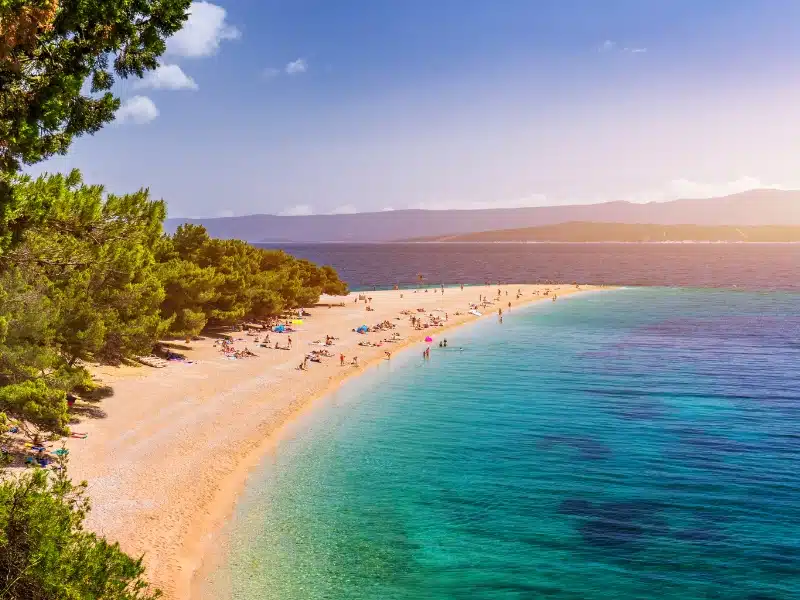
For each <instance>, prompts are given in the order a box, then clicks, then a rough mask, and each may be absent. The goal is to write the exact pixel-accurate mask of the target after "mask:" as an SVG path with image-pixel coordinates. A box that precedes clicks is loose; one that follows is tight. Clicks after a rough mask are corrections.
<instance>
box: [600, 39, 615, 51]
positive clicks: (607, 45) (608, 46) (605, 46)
mask: <svg viewBox="0 0 800 600" xmlns="http://www.w3.org/2000/svg"><path fill="white" fill-rule="evenodd" d="M615 47H616V43H614V42H612V41H611V40H606V41H605V42H603V43H602V44H600V46H598V48H597V51H598V52H610V51H611V50H613V49H614V48H615Z"/></svg>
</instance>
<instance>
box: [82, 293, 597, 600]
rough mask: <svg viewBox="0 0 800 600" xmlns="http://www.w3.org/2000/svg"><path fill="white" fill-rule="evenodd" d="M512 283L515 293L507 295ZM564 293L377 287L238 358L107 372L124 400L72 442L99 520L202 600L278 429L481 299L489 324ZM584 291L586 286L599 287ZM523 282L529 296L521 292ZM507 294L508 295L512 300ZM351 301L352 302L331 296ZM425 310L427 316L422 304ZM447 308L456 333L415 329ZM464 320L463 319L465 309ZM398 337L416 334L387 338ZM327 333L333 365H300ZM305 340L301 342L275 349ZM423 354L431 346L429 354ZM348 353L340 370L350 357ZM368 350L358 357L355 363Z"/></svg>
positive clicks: (151, 566) (158, 580)
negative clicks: (378, 327)
mask: <svg viewBox="0 0 800 600" xmlns="http://www.w3.org/2000/svg"><path fill="white" fill-rule="evenodd" d="M498 289H501V296H500V297H498V296H497V291H498ZM546 289H547V290H550V294H551V296H552V294H556V295H557V296H559V297H562V296H566V295H568V294H573V293H576V292H577V291H579V290H578V289H576V287H575V286H574V285H503V286H501V288H498V286H491V287H485V286H475V287H466V288H464V289H463V290H461V289H459V288H446V289H445V292H444V294H442V293H441V290H435V289H434V288H430V290H429V291H428V292H424V291H423V290H419V291H418V292H414V291H413V290H401V291H376V292H367V293H365V295H366V296H368V297H371V298H372V300H371V302H369V306H371V307H372V308H373V310H371V311H367V310H366V306H367V304H366V303H365V302H363V301H361V302H355V300H356V298H357V297H358V294H357V293H353V294H351V295H350V296H348V297H344V298H341V297H337V298H322V299H321V302H320V305H319V306H316V307H313V308H310V309H309V312H310V313H311V315H310V316H307V317H305V318H304V320H303V324H302V325H298V326H297V327H298V328H299V331H296V332H293V333H289V334H286V333H283V334H278V333H271V334H270V344H271V346H272V347H271V348H263V347H259V345H258V344H257V343H256V342H255V341H254V338H253V337H248V336H247V335H245V334H244V333H234V334H232V336H233V337H234V338H236V339H237V341H236V342H235V344H234V345H235V347H236V348H237V349H239V350H242V349H244V348H245V347H247V348H249V349H250V350H252V351H253V352H255V354H257V356H255V357H250V358H243V359H237V360H230V359H228V358H226V357H225V356H223V354H222V353H221V352H220V350H219V348H218V347H216V346H215V345H214V341H215V340H214V339H212V338H204V339H202V340H200V341H194V342H192V343H191V344H189V346H188V347H184V346H183V345H182V344H181V345H178V346H177V349H176V351H178V352H180V353H182V354H184V355H186V357H187V358H188V359H189V360H191V361H193V362H192V363H191V364H189V363H182V362H174V363H173V362H171V363H170V364H169V366H167V367H166V368H152V367H146V366H142V367H140V368H134V367H120V368H114V367H102V368H98V369H95V374H96V375H97V377H98V379H99V380H100V381H101V382H102V383H103V384H105V385H108V386H111V387H112V388H113V391H114V394H113V396H111V397H109V398H106V399H105V400H103V401H102V402H101V403H99V404H96V405H92V408H93V411H94V413H95V414H94V418H87V417H86V416H84V417H82V422H81V423H79V424H76V425H74V426H73V430H75V431H80V432H86V433H87V434H88V437H87V438H86V439H71V440H69V442H68V448H69V450H70V469H71V475H72V477H73V478H74V479H76V480H82V479H85V480H87V481H88V483H89V495H90V497H91V500H92V507H93V508H92V512H91V514H90V516H89V520H88V523H87V525H88V526H89V527H90V528H92V529H93V530H95V531H97V532H98V533H100V534H102V535H105V536H107V537H108V538H109V539H110V540H118V541H119V542H120V544H121V546H122V547H123V549H125V550H126V551H128V552H130V553H133V554H136V555H141V554H144V555H145V562H146V564H147V567H148V575H149V578H150V580H151V581H152V582H153V583H154V584H155V585H157V586H158V587H160V588H161V589H162V590H163V591H164V593H165V597H167V598H170V599H185V598H189V597H190V596H191V590H192V579H193V577H194V575H195V573H196V572H197V571H198V570H199V569H200V567H201V566H202V564H203V560H204V556H205V555H206V554H207V553H209V552H210V551H211V550H212V546H213V541H214V534H215V532H218V531H219V530H220V529H221V528H222V526H223V525H224V524H225V521H226V519H227V518H228V517H229V515H230V514H231V513H232V511H233V509H234V507H235V504H236V498H237V495H238V494H239V493H240V491H241V490H242V488H243V486H244V485H245V482H246V479H247V476H248V473H249V472H250V470H251V469H253V468H254V467H255V466H257V465H258V463H259V461H260V460H261V459H262V458H263V456H264V455H265V454H266V453H267V452H268V451H269V449H270V447H271V445H272V444H273V439H274V436H275V434H276V433H277V432H278V431H279V429H280V427H281V426H282V425H285V424H286V423H288V422H289V421H290V420H291V419H292V417H293V416H294V415H297V414H298V413H299V411H302V410H304V409H307V408H308V407H309V406H310V405H311V403H312V401H313V400H314V399H316V398H319V397H321V396H323V395H324V394H325V393H326V392H328V391H329V390H331V389H332V388H333V387H334V386H337V385H339V384H340V383H341V382H342V381H343V380H344V379H346V378H348V377H350V376H353V375H356V374H358V373H361V372H363V371H364V370H366V369H369V368H370V366H371V365H374V364H376V363H377V362H379V361H383V360H387V358H386V355H385V352H386V351H387V350H389V351H391V352H396V351H397V350H399V349H401V348H403V347H405V346H408V345H409V344H414V343H419V342H421V341H423V340H424V338H425V337H426V336H427V335H432V336H434V339H435V342H434V344H435V343H436V342H437V341H438V340H439V339H440V338H439V337H438V336H439V335H440V333H441V332H442V331H443V330H445V329H449V328H452V327H455V326H458V325H461V324H463V323H466V322H469V321H472V320H475V319H477V318H478V317H477V316H475V315H472V314H469V313H468V311H469V309H470V304H472V303H477V302H478V299H479V295H484V296H489V297H490V298H493V299H495V303H494V304H493V305H492V306H490V307H487V308H485V309H481V310H482V311H483V316H484V318H492V319H498V316H497V312H498V308H503V313H504V318H505V319H513V318H514V311H513V308H512V310H510V311H509V310H508V303H509V302H510V303H511V305H512V307H517V306H520V305H523V304H528V303H531V302H535V301H547V302H549V301H551V296H544V295H543V294H544V291H545V290H546ZM593 289H596V288H593V287H591V286H581V287H580V290H587V291H588V290H593ZM517 290H521V296H520V297H519V298H517V297H516V296H517ZM506 292H507V293H508V295H506ZM341 302H343V303H344V306H330V307H328V306H326V304H329V303H330V304H338V303H341ZM419 308H424V309H425V312H424V313H422V312H417V309H419ZM434 310H439V311H442V312H437V313H435V314H437V315H441V316H442V317H443V316H444V314H445V313H447V316H448V319H447V322H446V323H445V325H444V327H433V328H429V329H424V330H421V331H419V330H415V329H413V328H412V327H411V324H410V317H409V315H408V314H402V312H403V311H411V312H412V314H413V315H414V316H418V317H422V318H423V320H424V322H426V323H427V322H428V316H429V315H430V314H431V313H432V311H434ZM457 312H460V313H461V314H459V315H457V314H456V313H457ZM387 320H388V321H389V322H391V323H392V324H394V325H395V326H396V327H395V328H394V329H391V330H388V331H377V332H370V333H367V334H363V335H362V334H358V333H356V332H354V331H353V330H354V329H355V328H357V327H359V326H361V325H363V324H366V325H368V326H373V325H375V324H377V323H380V322H383V321H387ZM393 334H397V335H399V336H400V337H401V338H402V339H401V340H399V341H396V342H393V343H383V344H382V345H381V346H360V345H359V343H360V342H366V341H369V342H373V343H380V342H382V340H385V339H387V338H390V337H391V336H392V335H393ZM326 335H330V336H333V337H335V338H337V340H336V341H335V344H334V345H333V346H329V347H327V349H328V350H329V351H330V352H331V353H332V354H333V355H334V356H333V357H331V358H323V359H322V362H321V363H315V362H309V363H308V368H307V370H300V369H298V366H299V365H300V363H302V362H303V358H304V356H305V355H306V354H308V353H309V352H310V351H311V350H315V349H316V350H319V349H322V348H323V346H318V345H314V344H313V342H315V341H321V342H323V343H324V342H325V339H326ZM289 336H291V338H292V347H291V350H275V349H274V344H275V342H276V341H278V342H279V343H280V344H281V345H282V346H286V345H287V343H288V337H289ZM420 351H421V349H420ZM340 354H344V355H345V365H344V366H342V365H340V358H339V355H340ZM356 356H357V357H358V365H353V364H351V363H352V359H353V358H354V357H356Z"/></svg>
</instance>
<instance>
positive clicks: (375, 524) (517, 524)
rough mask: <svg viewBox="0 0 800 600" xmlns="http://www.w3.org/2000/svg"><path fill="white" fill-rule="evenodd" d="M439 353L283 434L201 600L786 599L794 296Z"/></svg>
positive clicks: (379, 373)
mask: <svg viewBox="0 0 800 600" xmlns="http://www.w3.org/2000/svg"><path fill="white" fill-rule="evenodd" d="M446 337H447V338H448V341H449V347H448V348H447V349H439V348H438V347H437V346H434V348H433V350H432V351H431V358H430V360H429V361H423V359H422V356H421V348H415V349H413V350H409V351H407V352H405V353H398V354H396V355H395V356H393V358H392V360H391V362H386V363H384V364H383V365H381V366H380V367H379V368H377V369H375V370H373V371H372V372H370V373H368V374H366V375H365V376H363V377H361V378H359V379H357V380H354V381H351V382H349V383H348V384H346V385H345V386H344V387H343V388H341V390H340V391H339V392H337V393H336V394H334V395H332V396H330V397H329V398H327V399H325V400H324V401H322V402H321V403H320V405H319V408H317V409H315V410H313V411H311V412H310V413H309V414H308V416H307V417H304V418H303V419H301V420H300V421H298V422H297V423H296V424H295V425H293V427H292V429H291V431H290V432H289V435H287V437H286V439H285V440H284V441H283V442H282V443H281V444H280V445H279V447H278V448H277V450H276V451H275V453H274V454H273V455H271V456H269V457H268V458H267V459H265V461H264V463H263V465H262V466H261V468H260V469H259V471H258V472H257V473H256V474H254V475H253V476H252V477H251V479H250V481H249V483H248V488H247V491H246V493H245V494H244V495H243V497H242V499H241V501H240V503H239V506H238V508H237V512H236V516H235V519H234V520H233V521H232V523H231V526H230V529H229V531H228V532H227V536H228V538H229V541H230V553H229V554H228V556H226V557H225V559H224V561H223V562H222V564H221V565H220V566H219V568H218V569H217V571H215V572H214V573H213V574H212V576H211V582H210V583H209V586H208V590H207V596H208V597H209V598H212V597H213V598H220V599H223V598H233V599H236V600H265V599H270V600H271V599H275V600H314V599H329V600H395V599H397V600H399V599H426V600H427V599H430V600H445V599H465V600H466V599H487V600H489V599H491V600H501V599H502V600H512V599H513V600H523V599H524V600H530V599H538V598H552V599H575V600H592V599H613V598H619V599H634V598H648V599H649V598H665V599H680V600H692V599H701V598H702V599H712V598H713V599H737V600H738V599H741V600H745V599H749V600H755V599H761V600H764V599H786V600H788V599H797V598H800V372H799V371H798V369H799V368H800V295H798V294H794V293H780V292H771V293H753V292H735V291H719V290H688V289H623V290H617V291H611V292H600V293H592V294H586V295H583V296H576V297H571V298H564V299H561V300H559V301H558V302H556V303H552V302H543V303H541V304H538V305H534V306H531V307H528V308H526V309H517V310H516V311H511V312H510V313H509V314H508V315H507V317H506V318H505V319H504V322H503V323H502V324H499V323H498V322H497V321H496V320H494V319H487V320H483V321H481V322H478V323H475V324H472V325H469V326H466V327H464V328H462V329H460V330H456V331H453V332H450V333H448V334H447V335H446ZM459 348H463V350H460V349H459Z"/></svg>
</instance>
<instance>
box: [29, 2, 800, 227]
mask: <svg viewBox="0 0 800 600" xmlns="http://www.w3.org/2000/svg"><path fill="white" fill-rule="evenodd" d="M798 17H800V2H797V1H795V0H769V1H765V0H360V1H356V0H335V1H334V0H313V1H312V0H214V2H213V3H209V2H196V3H194V4H193V8H192V14H191V17H190V20H189V23H188V25H187V27H186V28H185V29H184V30H183V31H182V32H180V33H179V34H178V35H177V36H176V38H175V39H173V40H170V42H169V44H168V47H169V51H168V53H167V55H165V56H164V57H163V60H162V64H163V67H162V68H161V69H160V70H159V71H158V72H157V73H155V74H151V75H149V76H148V77H147V78H146V79H145V80H144V81H126V82H122V83H120V84H119V85H118V86H117V88H116V89H117V91H118V92H119V94H120V95H121V97H122V98H123V101H124V105H123V108H122V109H121V110H120V113H119V114H118V119H117V121H116V122H115V123H114V124H112V125H109V126H107V127H106V128H105V129H103V130H102V131H101V132H99V133H97V134H95V135H94V136H88V137H85V138H81V139H80V140H78V141H77V142H76V143H75V144H74V146H73V148H72V149H71V150H70V153H69V154H68V155H67V156H64V157H57V158H55V159H53V160H50V161H48V162H46V163H43V164H42V165H37V166H36V167H34V168H32V169H31V172H32V173H40V172H42V171H51V172H52V171H63V170H68V169H71V168H80V169H81V170H82V171H83V172H84V176H85V178H86V179H87V180H88V181H89V182H92V183H103V184H105V185H106V186H107V188H108V189H109V190H110V191H113V192H118V193H121V192H126V191H134V190H136V189H139V188H140V187H149V188H150V189H151V192H152V193H153V195H154V196H156V197H160V198H164V199H165V200H166V201H167V202H168V205H169V211H170V215H171V216H182V217H186V216H226V215H243V214H251V213H282V214H310V213H330V212H354V211H379V210H389V209H395V210H396V209H402V208H409V207H413V208H484V207H494V206H496V207H501V206H525V205H531V206H533V205H543V204H565V203H585V202H596V201H602V200H618V199H628V200H633V201H649V200H666V199H671V198H676V197H707V196H712V195H719V194H725V193H732V192H736V191H741V190H744V189H749V188H753V187H787V188H796V187H800V171H799V170H798V168H797V165H798V157H800V108H798V107H800V84H798V83H797V65H798V64H799V60H800V38H799V37H798V36H797V24H798Z"/></svg>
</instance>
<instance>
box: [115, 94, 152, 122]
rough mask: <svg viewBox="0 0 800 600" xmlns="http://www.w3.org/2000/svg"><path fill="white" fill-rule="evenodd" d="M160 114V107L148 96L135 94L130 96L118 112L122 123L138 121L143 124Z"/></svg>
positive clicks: (117, 114) (118, 119)
mask: <svg viewBox="0 0 800 600" xmlns="http://www.w3.org/2000/svg"><path fill="white" fill-rule="evenodd" d="M157 116H158V109H157V108H156V105H155V104H154V103H153V101H152V100H150V98H148V97H147V96H133V97H131V98H128V99H127V100H126V101H125V102H124V103H123V104H122V106H120V107H119V109H118V110H117V113H116V118H117V121H119V122H120V123H128V122H130V123H136V124H138V125H143V124H144V123H149V122H150V121H152V120H153V119H155V118H156V117H157Z"/></svg>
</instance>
